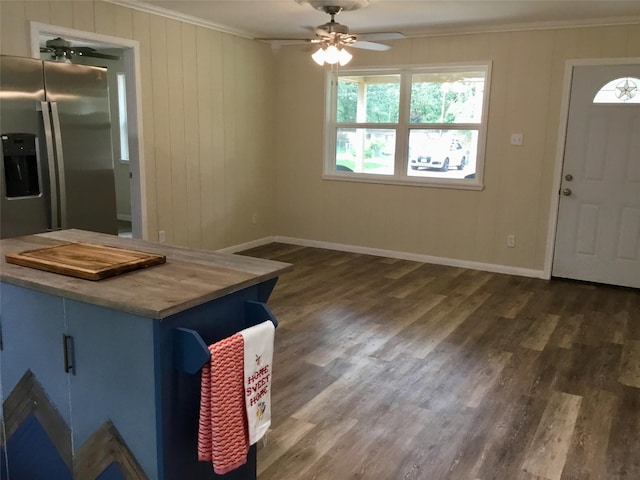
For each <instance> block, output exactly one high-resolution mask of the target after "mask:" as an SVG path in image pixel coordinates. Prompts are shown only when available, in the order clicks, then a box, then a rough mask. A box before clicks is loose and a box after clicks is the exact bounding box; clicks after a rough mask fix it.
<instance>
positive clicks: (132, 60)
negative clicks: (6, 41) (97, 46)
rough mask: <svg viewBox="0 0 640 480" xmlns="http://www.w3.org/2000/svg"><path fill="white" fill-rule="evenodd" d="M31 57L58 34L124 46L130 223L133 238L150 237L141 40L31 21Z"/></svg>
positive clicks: (110, 45)
mask: <svg viewBox="0 0 640 480" xmlns="http://www.w3.org/2000/svg"><path fill="white" fill-rule="evenodd" d="M30 27H31V56H32V57H33V58H40V36H41V35H55V36H60V37H64V38H70V39H73V40H80V41H82V40H84V41H87V42H94V43H102V44H105V45H106V46H109V47H111V48H121V49H122V50H123V55H124V65H125V75H126V79H127V110H128V112H127V114H128V115H127V116H128V120H129V121H128V126H129V152H130V160H129V165H130V169H131V171H132V173H133V179H135V178H138V179H139V182H136V181H132V182H131V184H130V190H131V224H132V229H133V232H132V233H133V237H134V238H142V239H145V240H146V239H148V232H147V195H146V187H145V185H146V181H145V179H146V175H145V171H146V169H145V162H144V142H143V141H142V139H143V133H142V132H143V130H142V90H141V71H140V42H138V41H137V40H130V39H127V38H120V37H114V36H111V35H103V34H100V33H93V32H86V31H83V30H75V29H73V28H67V27H60V26H58V25H49V24H46V23H40V22H30Z"/></svg>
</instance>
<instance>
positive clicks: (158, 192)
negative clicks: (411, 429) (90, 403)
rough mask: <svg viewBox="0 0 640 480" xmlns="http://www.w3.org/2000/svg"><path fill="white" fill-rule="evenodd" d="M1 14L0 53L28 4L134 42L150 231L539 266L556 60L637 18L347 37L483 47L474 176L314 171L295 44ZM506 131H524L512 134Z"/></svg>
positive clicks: (444, 54)
mask: <svg viewBox="0 0 640 480" xmlns="http://www.w3.org/2000/svg"><path fill="white" fill-rule="evenodd" d="M0 15H1V16H2V19H1V27H2V33H1V35H0V42H1V43H0V51H1V52H2V53H7V54H15V55H25V56H28V55H29V52H30V48H29V25H28V21H29V20H34V21H38V22H43V23H50V24H54V25H60V26H64V27H70V28H76V29H79V30H85V31H92V32H97V33H102V34H107V35H114V36H118V37H123V38H132V39H135V40H138V41H139V42H140V46H141V53H142V55H141V68H142V103H143V119H144V148H145V174H146V179H147V181H146V190H147V195H148V200H147V216H148V226H147V232H146V233H147V235H148V237H149V238H150V239H156V238H157V232H158V230H164V231H166V233H167V241H169V242H171V243H174V244H179V245H189V246H193V247H203V248H221V247H224V246H227V245H235V244H239V243H243V242H247V241H251V240H255V239H259V238H263V237H266V236H269V235H275V234H277V235H283V236H290V237H296V238H302V239H309V240H319V241H326V242H336V243H345V244H351V245H357V246H365V247H372V248H381V249H388V250H397V251H402V252H409V253H416V254H424V255H431V256H438V257H445V258H452V259H458V260H468V261H475V262H481V263H490V264H498V265H507V266H512V267H517V268H524V269H535V270H542V269H543V266H544V258H545V255H546V251H545V249H546V239H547V229H548V222H549V210H550V201H551V188H552V180H553V171H554V165H555V155H556V148H557V135H558V123H559V112H560V104H561V95H562V83H563V77H564V69H565V61H566V60H567V59H573V58H601V57H624V56H628V57H640V25H630V26H617V27H602V28H575V29H558V30H542V31H523V32H513V33H492V34H474V35H457V36H449V37H432V38H421V39H409V40H402V41H397V42H395V43H394V47H393V49H392V50H390V51H389V52H386V53H379V52H366V51H362V50H357V51H355V52H354V54H355V55H354V61H353V64H354V65H355V66H363V65H404V64H429V63H447V62H464V61H472V60H491V61H492V62H493V76H492V85H491V96H490V109H489V126H488V127H489V128H488V139H487V152H486V162H485V163H486V169H485V185H486V187H485V189H484V190H483V191H480V192H477V191H462V190H450V189H438V188H424V187H403V186H392V185H374V184H362V183H350V182H337V181H325V180H322V179H321V173H322V129H323V98H324V97H323V95H324V75H323V70H322V69H321V68H319V67H318V66H317V65H315V64H314V63H313V62H312V61H311V60H310V59H309V51H308V49H307V48H306V47H283V48H281V49H280V50H279V51H278V52H277V53H276V54H275V56H274V54H273V53H272V52H271V50H270V48H269V46H267V45H265V44H262V43H259V42H254V41H250V40H245V39H242V38H238V37H234V36H231V35H227V34H223V33H219V32H216V31H213V30H209V29H205V28H202V27H196V26H193V25H189V24H186V23H181V22H178V21H174V20H170V19H166V18H164V17H160V16H156V15H153V14H147V13H143V12H139V11H135V10H131V9H128V8H125V7H121V6H115V5H113V4H110V3H106V2H99V1H96V2H91V1H79V2H65V1H53V2H35V1H26V2H23V1H18V2H14V1H5V0H2V1H1V2H0ZM513 132H521V133H523V134H524V139H525V144H524V146H522V147H513V146H511V145H509V136H510V134H511V133H513ZM254 213H256V214H257V216H258V223H257V224H256V225H253V224H252V221H251V219H252V215H253V214H254ZM508 234H514V235H516V236H517V246H516V248H507V247H506V236H507V235H508Z"/></svg>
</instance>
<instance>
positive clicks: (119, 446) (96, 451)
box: [73, 421, 148, 480]
mask: <svg viewBox="0 0 640 480" xmlns="http://www.w3.org/2000/svg"><path fill="white" fill-rule="evenodd" d="M113 463H116V464H117V465H118V466H119V467H120V469H121V470H122V473H123V474H124V475H125V478H127V479H129V480H148V477H147V476H146V475H145V473H144V471H143V470H142V467H141V466H140V464H139V463H138V462H137V461H136V459H135V458H134V456H133V455H132V454H131V452H130V451H129V449H128V448H127V445H126V443H125V441H124V440H123V439H122V437H121V436H120V434H119V433H118V430H117V429H116V427H115V426H114V425H113V423H111V421H107V422H105V423H103V424H102V425H101V426H100V428H99V429H98V430H96V432H95V433H94V434H93V435H91V437H89V439H88V440H87V441H86V442H85V443H84V444H83V445H82V447H80V449H79V450H78V451H77V452H76V454H75V455H74V458H73V476H74V478H86V479H95V478H98V476H99V475H100V474H101V473H102V472H103V471H104V470H105V469H106V468H108V467H109V466H110V465H111V464H113Z"/></svg>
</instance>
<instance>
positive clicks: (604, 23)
mask: <svg viewBox="0 0 640 480" xmlns="http://www.w3.org/2000/svg"><path fill="white" fill-rule="evenodd" d="M103 1H105V2H108V3H112V4H114V5H120V6H123V7H128V8H131V9H134V10H138V11H141V12H146V13H152V14H155V15H159V16H162V17H166V18H170V19H172V20H179V21H182V22H186V23H190V24H193V25H197V26H200V27H204V28H208V29H211V30H216V31H218V32H222V33H227V34H230V35H235V36H238V37H242V38H247V39H250V40H260V38H258V37H256V35H255V34H254V33H251V32H247V31H244V30H238V29H235V28H232V27H229V26H226V25H222V24H219V23H214V22H210V21H208V20H204V19H202V18H199V17H194V16H192V15H187V14H184V13H180V12H176V11H174V10H169V9H167V8H162V7H157V6H155V5H150V4H148V3H144V2H142V1H141V0H103ZM296 1H297V2H298V3H311V2H310V1H309V0H296ZM360 1H364V0H360ZM352 3H358V2H357V1H353V2H352ZM345 4H346V3H345ZM636 24H640V16H633V17H608V18H592V19H584V20H569V21H565V20H557V21H547V22H524V23H510V24H504V25H482V26H471V27H460V26H458V27H446V26H445V27H425V30H428V31H425V32H420V31H409V32H408V33H406V32H403V33H405V35H406V39H413V38H426V37H443V36H449V35H473V34H481V33H508V32H521V31H534V30H557V29H565V28H589V27H614V26H623V25H636Z"/></svg>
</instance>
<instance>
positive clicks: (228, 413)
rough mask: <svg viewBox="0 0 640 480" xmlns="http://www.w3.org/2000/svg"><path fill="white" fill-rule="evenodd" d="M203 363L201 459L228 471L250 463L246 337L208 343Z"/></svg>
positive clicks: (199, 438)
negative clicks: (245, 381)
mask: <svg viewBox="0 0 640 480" xmlns="http://www.w3.org/2000/svg"><path fill="white" fill-rule="evenodd" d="M209 352H211V360H210V362H209V363H207V364H205V365H204V367H202V386H201V391H200V422H199V428H198V460H201V461H211V462H212V463H213V471H214V472H215V473H217V474H219V475H222V474H225V473H227V472H230V471H231V470H234V469H236V468H238V467H240V466H242V465H244V464H245V463H247V453H248V452H249V436H248V432H247V412H246V409H245V403H244V340H243V338H242V335H240V334H239V333H236V334H235V335H233V336H231V337H229V338H226V339H224V340H222V341H220V342H217V343H214V344H213V345H210V346H209Z"/></svg>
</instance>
